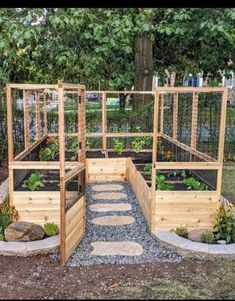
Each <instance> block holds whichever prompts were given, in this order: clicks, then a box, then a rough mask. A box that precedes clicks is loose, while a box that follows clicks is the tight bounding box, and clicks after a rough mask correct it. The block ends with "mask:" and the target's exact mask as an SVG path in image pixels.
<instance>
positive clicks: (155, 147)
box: [152, 91, 159, 162]
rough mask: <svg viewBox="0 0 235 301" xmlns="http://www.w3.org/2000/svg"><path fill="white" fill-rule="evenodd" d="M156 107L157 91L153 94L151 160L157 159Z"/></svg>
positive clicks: (157, 103)
mask: <svg viewBox="0 0 235 301" xmlns="http://www.w3.org/2000/svg"><path fill="white" fill-rule="evenodd" d="M158 107H159V92H156V91H155V94H154V113H153V152H152V162H156V161H157V136H158Z"/></svg>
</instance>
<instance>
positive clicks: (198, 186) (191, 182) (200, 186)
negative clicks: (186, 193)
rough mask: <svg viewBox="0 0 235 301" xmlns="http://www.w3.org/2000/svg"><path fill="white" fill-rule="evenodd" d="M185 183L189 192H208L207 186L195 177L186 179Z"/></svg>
mask: <svg viewBox="0 0 235 301" xmlns="http://www.w3.org/2000/svg"><path fill="white" fill-rule="evenodd" d="M183 183H184V184H185V185H186V186H187V189H189V190H206V185H205V184H204V183H201V182H199V181H197V180H196V179H194V178H193V177H190V178H186V179H184V180H183Z"/></svg>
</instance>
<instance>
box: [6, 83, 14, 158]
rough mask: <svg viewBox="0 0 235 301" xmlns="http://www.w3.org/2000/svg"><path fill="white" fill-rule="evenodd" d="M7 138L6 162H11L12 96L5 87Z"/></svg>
mask: <svg viewBox="0 0 235 301" xmlns="http://www.w3.org/2000/svg"><path fill="white" fill-rule="evenodd" d="M6 90H7V93H6V94H7V95H6V96H7V137H8V161H9V162H11V161H12V160H13V157H14V141H13V116H12V109H13V104H12V94H11V87H10V85H7V88H6Z"/></svg>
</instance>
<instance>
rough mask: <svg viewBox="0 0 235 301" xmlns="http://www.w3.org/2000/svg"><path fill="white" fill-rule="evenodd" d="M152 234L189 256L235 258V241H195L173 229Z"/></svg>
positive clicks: (164, 244) (163, 242)
mask: <svg viewBox="0 0 235 301" xmlns="http://www.w3.org/2000/svg"><path fill="white" fill-rule="evenodd" d="M152 236H153V237H154V238H155V239H156V240H157V241H159V243H160V244H161V245H162V246H165V247H174V248H175V249H176V250H177V251H178V252H179V253H180V254H182V255H184V256H189V257H200V258H201V257H208V258H209V257H221V258H230V259H235V243H233V244H228V245H217V244H214V245H213V244H206V243H200V242H194V241H191V240H189V239H187V238H184V237H181V236H179V235H177V234H176V233H174V232H171V231H160V230H158V231H154V232H152Z"/></svg>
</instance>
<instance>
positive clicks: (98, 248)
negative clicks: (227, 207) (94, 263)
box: [90, 241, 143, 256]
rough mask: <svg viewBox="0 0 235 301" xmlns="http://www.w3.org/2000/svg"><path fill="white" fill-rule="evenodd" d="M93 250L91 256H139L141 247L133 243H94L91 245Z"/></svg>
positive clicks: (141, 251)
mask: <svg viewBox="0 0 235 301" xmlns="http://www.w3.org/2000/svg"><path fill="white" fill-rule="evenodd" d="M91 246H92V247H93V248H94V249H93V250H92V251H91V253H90V254H91V255H95V256H116V255H119V256H120V255H121V256H140V255H141V254H142V253H143V247H142V246H141V245H140V244H138V243H137V242H134V241H117V242H116V241H110V242H109V241H96V242H93V243H91Z"/></svg>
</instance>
